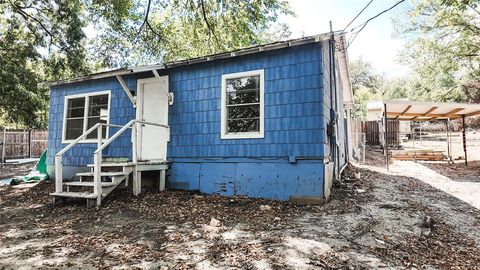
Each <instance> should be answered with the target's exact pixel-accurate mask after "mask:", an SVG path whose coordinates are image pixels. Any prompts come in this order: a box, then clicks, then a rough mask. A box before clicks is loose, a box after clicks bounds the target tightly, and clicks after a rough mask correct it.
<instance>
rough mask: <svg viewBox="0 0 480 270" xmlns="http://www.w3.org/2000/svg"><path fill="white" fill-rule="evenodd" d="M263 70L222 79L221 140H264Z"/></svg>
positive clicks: (230, 75) (227, 76) (228, 75)
mask: <svg viewBox="0 0 480 270" xmlns="http://www.w3.org/2000/svg"><path fill="white" fill-rule="evenodd" d="M263 84H264V78H263V70H255V71H248V72H241V73H234V74H226V75H223V76H222V101H221V102H222V119H221V121H222V123H221V126H222V130H221V132H222V133H221V138H222V139H242V138H263V119H264V112H263V88H264V85H263Z"/></svg>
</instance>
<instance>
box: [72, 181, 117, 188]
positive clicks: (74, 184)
mask: <svg viewBox="0 0 480 270" xmlns="http://www.w3.org/2000/svg"><path fill="white" fill-rule="evenodd" d="M63 184H64V185H65V186H71V187H93V185H94V184H95V183H94V182H83V181H81V182H64V183H63ZM116 185H118V183H116V182H102V187H112V186H116Z"/></svg>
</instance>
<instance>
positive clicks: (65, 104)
mask: <svg viewBox="0 0 480 270" xmlns="http://www.w3.org/2000/svg"><path fill="white" fill-rule="evenodd" d="M111 92H112V91H111V90H105V91H98V92H89V93H83V94H76V95H66V96H65V97H64V102H63V129H62V143H71V142H73V141H74V140H67V139H66V136H67V113H68V100H69V99H74V98H82V97H84V98H85V108H84V111H83V133H85V131H87V130H88V128H87V126H88V104H89V98H90V97H91V96H98V95H108V109H107V124H109V123H110V103H111V102H110V101H111V98H112V93H111ZM108 130H109V128H107V132H106V133H107V134H106V137H105V138H104V139H102V141H106V140H108ZM83 133H82V134H83ZM79 143H97V139H85V140H81V141H80V142H79Z"/></svg>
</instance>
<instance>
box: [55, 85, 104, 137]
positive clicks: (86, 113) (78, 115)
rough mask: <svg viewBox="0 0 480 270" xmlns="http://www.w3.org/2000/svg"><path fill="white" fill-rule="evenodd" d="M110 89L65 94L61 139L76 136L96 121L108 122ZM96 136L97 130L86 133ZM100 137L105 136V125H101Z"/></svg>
mask: <svg viewBox="0 0 480 270" xmlns="http://www.w3.org/2000/svg"><path fill="white" fill-rule="evenodd" d="M109 100H110V91H104V92H96V93H88V94H80V95H71V96H65V117H64V123H63V140H64V141H71V140H75V139H76V138H78V137H79V136H80V135H82V134H83V133H84V132H85V131H87V130H88V129H89V128H91V127H93V126H94V125H95V124H97V123H108V116H109V103H110V102H109ZM96 138H97V130H95V131H93V132H92V133H90V134H89V135H87V141H88V140H95V139H96ZM102 138H104V139H105V138H107V127H106V126H103V127H102Z"/></svg>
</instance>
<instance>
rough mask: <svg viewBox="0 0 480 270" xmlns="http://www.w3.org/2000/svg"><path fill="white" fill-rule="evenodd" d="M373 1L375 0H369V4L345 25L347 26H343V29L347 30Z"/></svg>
mask: <svg viewBox="0 0 480 270" xmlns="http://www.w3.org/2000/svg"><path fill="white" fill-rule="evenodd" d="M372 2H373V0H370V2H368V4H367V5H366V6H365V7H363V9H362V10H360V12H359V13H358V14H357V16H355V18H353V19H352V20H351V21H350V22H349V23H348V24H347V26H345V28H343V31H345V30H346V29H347V28H348V27H349V26H350V25H351V24H352V23H353V22H354V21H355V20H356V19H357V18H358V16H360V15H361V14H362V13H363V12H364V11H365V9H367V7H368V6H370V4H371V3H372Z"/></svg>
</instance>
